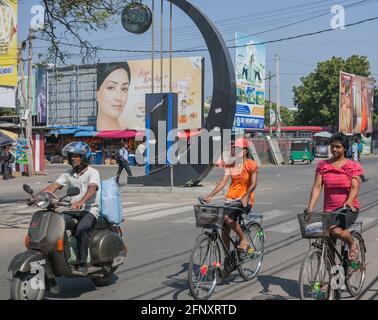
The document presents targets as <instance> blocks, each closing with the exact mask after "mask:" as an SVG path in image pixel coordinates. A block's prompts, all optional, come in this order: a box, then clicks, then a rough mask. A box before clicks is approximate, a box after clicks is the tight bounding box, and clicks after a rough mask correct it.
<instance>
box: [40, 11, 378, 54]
mask: <svg viewBox="0 0 378 320" xmlns="http://www.w3.org/2000/svg"><path fill="white" fill-rule="evenodd" d="M375 20H378V16H377V17H373V18H369V19H364V20H360V21H357V22H354V23H350V24H347V25H345V28H347V27H353V26H356V25H360V24H363V23H367V22H372V21H375ZM335 30H338V29H332V28H329V29H324V30H319V31H315V32H310V33H304V34H300V35H296V36H291V37H286V38H280V39H275V40H269V41H263V42H259V43H255V44H254V45H255V46H259V45H265V44H271V43H277V42H283V41H288V40H295V39H300V38H304V37H310V36H314V35H318V34H322V33H327V32H331V31H335ZM36 38H37V39H38V40H42V41H47V42H49V41H50V40H47V39H43V38H39V37H36ZM59 44H60V45H65V46H69V47H76V48H82V46H81V45H78V44H72V43H65V42H59ZM247 46H249V45H248V44H247V45H238V46H236V45H235V46H229V47H228V49H236V48H243V47H247ZM92 49H93V50H95V51H111V52H129V53H151V50H130V49H114V48H99V47H92ZM207 51H208V49H198V50H195V49H181V50H173V51H172V52H173V53H189V52H207ZM155 52H156V53H159V52H160V51H155ZM163 53H169V51H163Z"/></svg>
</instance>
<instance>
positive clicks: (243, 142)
mask: <svg viewBox="0 0 378 320" xmlns="http://www.w3.org/2000/svg"><path fill="white" fill-rule="evenodd" d="M234 145H235V147H237V148H243V149H244V148H249V143H248V140H247V139H245V138H238V139H236V141H235V144H234Z"/></svg>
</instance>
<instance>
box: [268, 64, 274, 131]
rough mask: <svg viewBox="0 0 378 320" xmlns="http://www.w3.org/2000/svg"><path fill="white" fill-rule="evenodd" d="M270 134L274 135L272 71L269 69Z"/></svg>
mask: <svg viewBox="0 0 378 320" xmlns="http://www.w3.org/2000/svg"><path fill="white" fill-rule="evenodd" d="M268 77H269V135H270V136H272V135H273V129H272V109H273V108H272V73H271V72H270V71H269V76H268Z"/></svg>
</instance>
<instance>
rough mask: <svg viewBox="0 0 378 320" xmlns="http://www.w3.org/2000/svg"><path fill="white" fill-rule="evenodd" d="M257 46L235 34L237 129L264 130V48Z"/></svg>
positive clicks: (256, 40) (251, 38)
mask: <svg viewBox="0 0 378 320" xmlns="http://www.w3.org/2000/svg"><path fill="white" fill-rule="evenodd" d="M260 42H261V41H260V40H258V39H256V38H254V37H249V36H245V35H243V34H240V33H237V34H236V46H237V48H236V82H237V89H236V90H237V108H236V114H235V127H236V128H243V129H256V130H263V129H264V108H265V66H266V46H265V45H256V44H258V43H260Z"/></svg>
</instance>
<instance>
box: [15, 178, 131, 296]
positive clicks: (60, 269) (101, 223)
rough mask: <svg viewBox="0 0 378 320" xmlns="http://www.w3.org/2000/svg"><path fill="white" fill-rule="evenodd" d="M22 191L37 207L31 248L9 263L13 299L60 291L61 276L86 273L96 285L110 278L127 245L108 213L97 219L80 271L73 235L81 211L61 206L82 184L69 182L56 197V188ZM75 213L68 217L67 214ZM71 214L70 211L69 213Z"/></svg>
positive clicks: (30, 235) (29, 240) (28, 241)
mask: <svg viewBox="0 0 378 320" xmlns="http://www.w3.org/2000/svg"><path fill="white" fill-rule="evenodd" d="M23 188H24V191H25V192H27V193H29V194H30V195H31V196H32V197H31V199H30V200H29V201H30V203H29V204H32V205H35V206H37V207H38V208H40V209H42V210H38V211H37V212H36V213H35V214H34V215H33V217H32V220H31V222H30V226H29V230H28V234H27V235H26V237H25V246H26V248H27V250H26V251H25V252H23V253H21V254H18V255H17V256H15V257H14V258H13V260H12V262H11V263H10V266H9V270H8V271H10V272H12V275H13V279H12V282H11V289H10V295H11V299H12V300H42V299H43V297H44V295H45V292H51V293H59V286H58V283H57V281H56V278H57V277H60V276H65V277H88V278H89V279H91V280H92V281H93V282H94V284H95V285H96V286H105V285H108V284H110V283H111V282H112V280H113V276H114V272H115V271H116V269H117V268H118V267H119V266H120V265H121V264H123V262H124V259H125V257H126V254H127V247H126V245H125V243H124V241H123V239H122V232H121V229H120V228H119V227H118V226H114V225H111V224H110V223H108V222H107V221H106V219H105V218H104V217H101V218H99V219H98V221H97V223H96V226H95V227H94V231H93V234H92V237H91V239H90V245H89V254H88V261H87V262H88V272H87V273H86V274H83V273H79V272H78V271H76V268H77V266H78V264H79V262H78V248H77V240H76V238H75V237H74V236H73V234H74V230H75V227H76V226H77V224H78V220H77V219H76V218H77V214H78V212H70V211H62V210H58V209H59V208H66V210H68V209H67V208H69V207H70V206H71V204H70V203H69V202H68V201H66V200H64V199H66V198H67V197H73V196H76V195H78V194H80V189H79V188H71V189H69V190H68V192H67V195H66V196H64V197H63V198H60V199H59V198H58V197H56V195H54V194H52V193H47V192H45V193H41V194H39V195H38V196H36V197H35V196H33V190H32V189H31V188H30V186H28V185H24V186H23ZM64 214H66V215H69V216H70V217H71V218H70V219H69V220H68V221H67V219H65V215H64ZM66 217H67V216H66Z"/></svg>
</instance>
